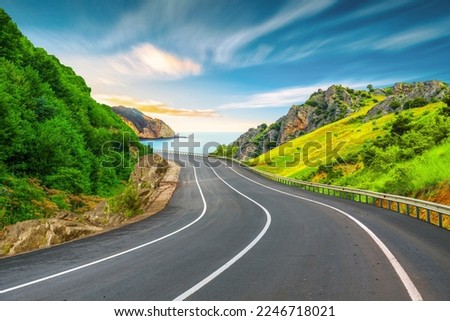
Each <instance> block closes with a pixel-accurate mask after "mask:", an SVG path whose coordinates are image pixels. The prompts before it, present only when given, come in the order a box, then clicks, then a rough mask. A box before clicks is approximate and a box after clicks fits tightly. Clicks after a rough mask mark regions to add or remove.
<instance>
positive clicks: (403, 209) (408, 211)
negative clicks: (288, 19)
mask: <svg viewBox="0 0 450 321" xmlns="http://www.w3.org/2000/svg"><path fill="white" fill-rule="evenodd" d="M157 152H162V153H164V152H165V153H167V152H168V151H157ZM169 153H173V152H169ZM178 154H180V155H192V156H198V157H211V158H217V159H224V160H228V161H232V162H235V163H238V164H239V165H241V166H243V167H245V168H247V169H249V170H250V171H252V172H254V173H256V174H258V175H261V176H263V177H266V178H268V179H271V180H273V181H276V182H279V183H282V184H285V185H289V186H295V187H299V188H301V189H304V190H308V191H312V192H316V193H320V194H324V195H328V196H334V197H338V198H344V199H348V200H352V201H355V202H360V203H365V204H369V205H373V206H377V207H381V208H384V209H388V210H391V211H394V212H398V213H401V214H404V215H408V216H410V217H413V218H416V219H420V220H422V221H425V222H428V223H430V224H433V225H436V226H439V227H441V228H444V229H447V230H450V206H447V205H443V204H438V203H433V202H428V201H424V200H420V199H415V198H411V197H405V196H399V195H393V194H385V193H379V192H372V191H366V190H361V189H356V188H349V187H343V186H334V185H327V184H320V183H312V182H306V181H301V180H298V179H294V178H288V177H283V176H278V175H275V174H272V173H268V172H264V171H261V170H259V169H256V168H253V167H251V166H248V165H247V164H245V163H243V162H241V161H239V160H237V159H234V158H229V157H222V156H216V155H209V156H206V155H203V154H194V153H183V152H181V153H178Z"/></svg>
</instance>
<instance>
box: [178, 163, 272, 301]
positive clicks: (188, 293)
mask: <svg viewBox="0 0 450 321" xmlns="http://www.w3.org/2000/svg"><path fill="white" fill-rule="evenodd" d="M210 169H211V170H212V171H213V173H214V174H215V175H216V176H217V177H218V178H219V179H220V180H221V181H222V182H223V183H224V184H225V185H227V186H228V187H229V188H231V189H232V190H233V191H235V192H236V193H238V194H239V195H241V196H242V197H244V198H246V199H248V200H249V201H251V202H252V203H254V204H256V205H257V206H259V207H260V208H261V209H262V210H263V211H264V213H265V214H266V224H265V225H264V228H263V229H262V230H261V232H259V234H258V235H257V236H256V238H255V239H253V241H252V242H251V243H250V244H248V245H247V246H246V247H245V248H244V249H243V250H242V251H240V252H239V253H238V254H236V255H235V256H234V257H233V258H232V259H231V260H229V261H228V262H226V263H225V264H224V265H222V266H221V267H220V268H219V269H217V270H216V271H215V272H213V273H211V274H210V275H209V276H207V277H206V278H204V279H203V280H201V281H200V282H198V283H197V284H196V285H194V286H193V287H191V288H190V289H189V290H187V291H186V292H184V293H182V294H180V295H179V296H178V297H176V298H175V299H173V301H183V300H185V299H187V298H188V297H190V296H191V295H192V294H194V293H195V292H197V291H198V290H200V289H201V288H203V287H204V286H205V285H207V284H208V283H209V282H211V281H212V280H214V279H215V278H216V277H218V276H219V275H220V274H222V273H223V272H225V271H226V270H227V269H228V268H229V267H231V266H232V265H233V264H234V263H236V262H237V261H238V260H239V259H241V258H242V257H243V256H244V255H245V254H247V252H249V251H250V250H251V249H252V248H253V247H254V246H255V245H256V244H257V243H258V242H259V241H260V240H261V239H262V237H263V236H264V235H265V234H266V232H267V230H268V229H269V227H270V224H271V222H272V217H271V215H270V212H269V211H268V210H267V209H266V208H265V207H264V206H262V205H261V204H259V203H258V202H257V201H255V200H254V199H252V198H251V197H249V196H247V195H245V194H244V193H242V192H240V191H238V190H237V189H236V188H234V187H233V186H231V185H230V184H228V183H227V182H226V181H225V180H224V179H223V178H222V177H220V176H219V175H218V174H217V172H216V171H215V170H214V169H213V168H212V167H210Z"/></svg>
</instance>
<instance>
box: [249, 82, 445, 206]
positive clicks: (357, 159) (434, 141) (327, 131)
mask: <svg viewBox="0 0 450 321" xmlns="http://www.w3.org/2000/svg"><path fill="white" fill-rule="evenodd" d="M423 84H425V85H423ZM435 84H436V85H437V86H438V87H441V89H440V90H437V91H436V92H435V93H434V94H433V95H431V96H430V95H429V96H426V95H425V94H424V93H425V92H428V91H424V92H420V91H419V92H418V91H417V90H416V89H417V88H422V87H423V88H425V87H426V86H427V83H420V84H417V85H416V86H412V87H407V86H406V87H407V89H405V90H404V91H402V92H401V93H395V89H396V88H398V87H400V86H397V85H396V86H394V87H392V88H386V89H383V90H379V91H378V93H381V94H383V96H379V97H376V99H375V100H374V101H373V102H372V103H369V104H366V105H365V106H364V107H362V108H361V109H359V110H358V111H356V112H354V113H352V114H351V115H350V116H347V117H345V118H343V119H340V120H338V121H336V122H334V123H331V124H328V125H325V126H323V127H320V128H319V129H316V130H314V131H312V132H310V133H307V134H304V135H302V136H300V137H298V138H296V139H293V140H291V141H289V142H287V143H285V144H283V145H281V146H279V147H276V148H274V149H272V150H270V151H269V152H267V153H265V154H262V155H260V156H259V157H257V158H254V159H252V160H249V161H248V162H249V164H250V165H252V166H256V167H257V168H259V169H261V170H264V171H268V172H271V173H274V174H277V175H281V176H286V177H292V178H298V179H301V180H307V181H313V182H320V183H326V184H333V185H342V186H350V187H356V188H362V189H367V190H374V191H379V192H386V193H393V194H399V195H405V196H412V197H419V198H424V199H427V200H431V201H436V202H441V203H445V204H450V188H449V184H450V167H449V166H448V164H450V139H449V137H450V107H449V104H450V98H449V97H450V96H449V89H448V86H447V85H446V84H445V83H441V82H435ZM401 87H402V88H406V87H405V86H401ZM414 90H415V91H414ZM413 91H414V93H415V94H414V95H413V96H412V98H411V97H410V98H408V95H410V96H411V95H412V94H411V93H413ZM406 98H408V99H406ZM375 101H377V102H375Z"/></svg>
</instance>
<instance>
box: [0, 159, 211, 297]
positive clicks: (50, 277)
mask: <svg viewBox="0 0 450 321" xmlns="http://www.w3.org/2000/svg"><path fill="white" fill-rule="evenodd" d="M193 168H194V177H195V182H196V183H197V187H198V190H199V191H200V196H201V198H202V202H203V211H202V213H201V214H200V216H199V217H197V219H195V220H194V221H192V222H191V223H189V224H188V225H186V226H184V227H182V228H180V229H178V230H176V231H174V232H172V233H170V234H167V235H165V236H162V237H160V238H158V239H156V240H153V241H151V242H148V243H144V244H141V245H139V246H136V247H133V248H131V249H129V250H126V251H123V252H120V253H117V254H114V255H111V256H108V257H105V258H103V259H100V260H97V261H94V262H91V263H87V264H84V265H81V266H77V267H74V268H72V269H69V270H65V271H62V272H59V273H56V274H52V275H49V276H46V277H43V278H40V279H37V280H34V281H31V282H27V283H23V284H20V285H16V286H14V287H11V288H8V289H4V290H0V294H4V293H8V292H11V291H15V290H18V289H21V288H24V287H27V286H30V285H33V284H36V283H41V282H44V281H47V280H50V279H54V278H56V277H59V276H62V275H66V274H69V273H72V272H75V271H79V270H81V269H85V268H87V267H90V266H93V265H96V264H99V263H102V262H105V261H109V260H112V259H114V258H117V257H119V256H122V255H125V254H128V253H131V252H134V251H136V250H139V249H141V248H143V247H146V246H149V245H152V244H155V243H157V242H159V241H162V240H164V239H166V238H169V237H171V236H173V235H175V234H177V233H180V232H181V231H183V230H185V229H187V228H189V227H190V226H192V225H194V224H195V223H197V222H198V221H199V220H201V219H202V218H203V216H204V215H205V213H206V209H207V205H206V200H205V196H204V195H203V191H202V188H201V187H200V183H199V182H198V178H197V171H196V169H195V167H193Z"/></svg>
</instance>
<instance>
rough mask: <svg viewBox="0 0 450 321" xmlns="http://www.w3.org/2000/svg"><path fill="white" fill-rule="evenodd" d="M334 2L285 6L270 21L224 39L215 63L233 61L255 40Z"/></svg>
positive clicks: (311, 14) (217, 51) (322, 0)
mask: <svg viewBox="0 0 450 321" xmlns="http://www.w3.org/2000/svg"><path fill="white" fill-rule="evenodd" d="M334 2H335V0H317V1H302V2H301V3H300V4H298V5H297V6H295V7H293V6H287V7H285V8H284V9H283V10H281V11H280V12H279V13H277V14H276V15H275V16H273V17H272V18H271V19H269V20H266V21H264V22H263V23H261V24H259V25H256V26H254V27H250V28H247V29H242V30H240V31H238V32H236V33H234V34H232V35H231V36H229V37H228V38H226V39H225V40H224V41H223V42H222V43H221V44H220V45H219V46H218V47H217V48H216V49H215V61H216V62H218V63H222V64H227V63H230V62H232V61H233V60H234V58H235V55H236V54H237V52H238V51H239V50H240V49H242V48H244V47H245V46H246V45H248V44H249V43H251V42H252V41H255V40H256V39H258V38H260V37H262V36H264V35H266V34H269V33H271V32H274V31H276V30H278V29H280V28H282V27H285V26H288V25H289V24H291V23H292V22H294V21H296V20H298V19H301V18H306V17H310V16H313V15H315V14H318V13H319V12H321V11H323V10H325V9H327V8H328V7H329V6H331V5H332V4H334Z"/></svg>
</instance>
